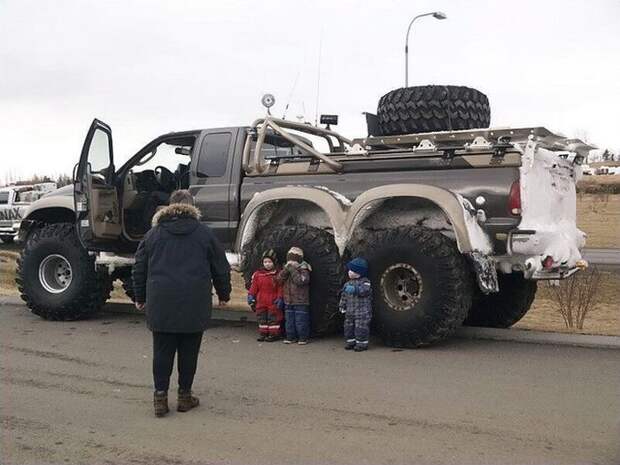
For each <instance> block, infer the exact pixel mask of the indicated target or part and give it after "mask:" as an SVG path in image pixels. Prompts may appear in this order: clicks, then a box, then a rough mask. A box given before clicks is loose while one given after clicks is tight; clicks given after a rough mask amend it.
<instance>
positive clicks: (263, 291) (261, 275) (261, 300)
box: [248, 269, 282, 313]
mask: <svg viewBox="0 0 620 465" xmlns="http://www.w3.org/2000/svg"><path fill="white" fill-rule="evenodd" d="M277 275H278V270H271V271H268V270H265V269H260V270H258V271H256V272H255V273H254V274H253V275H252V285H251V286H250V290H249V291H248V294H249V295H252V296H254V297H255V298H256V312H257V313H261V312H263V311H272V312H276V313H277V312H279V309H278V306H277V304H276V303H275V301H276V299H280V298H282V286H280V284H279V283H278V282H277V281H276V277H277Z"/></svg>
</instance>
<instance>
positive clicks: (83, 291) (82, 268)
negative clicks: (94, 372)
mask: <svg viewBox="0 0 620 465" xmlns="http://www.w3.org/2000/svg"><path fill="white" fill-rule="evenodd" d="M15 281H16V283H17V287H18V289H19V292H20V294H21V297H22V299H23V300H24V301H25V302H26V305H27V306H28V308H30V310H31V311H32V313H34V314H36V315H39V316H40V317H42V318H45V319H46V320H76V319H80V318H85V317H87V316H89V315H91V314H92V313H95V312H96V311H98V310H99V309H100V308H101V306H102V305H103V304H104V303H105V301H106V300H107V299H108V297H109V296H110V291H111V289H112V282H111V279H110V277H109V276H108V274H107V273H105V272H97V270H96V269H95V263H94V258H93V257H91V256H89V255H88V252H87V251H86V250H84V248H83V247H82V245H81V244H80V242H79V241H78V238H77V235H76V233H75V227H74V225H72V224H70V223H57V224H49V225H46V226H44V227H42V228H40V229H37V230H35V231H34V232H33V233H32V234H31V235H30V238H29V239H28V242H27V243H26V246H25V247H24V250H23V251H22V253H21V255H20V257H19V259H18V261H17V275H16V278H15Z"/></svg>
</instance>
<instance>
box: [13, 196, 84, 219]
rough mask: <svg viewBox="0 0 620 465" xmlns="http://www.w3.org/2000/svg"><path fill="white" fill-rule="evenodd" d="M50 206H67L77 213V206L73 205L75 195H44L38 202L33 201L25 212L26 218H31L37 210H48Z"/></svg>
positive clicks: (56, 207) (66, 207)
mask: <svg viewBox="0 0 620 465" xmlns="http://www.w3.org/2000/svg"><path fill="white" fill-rule="evenodd" d="M50 208H55V209H58V208H65V209H67V210H70V211H72V212H74V213H75V207H74V205H73V196H72V195H71V196H68V195H54V196H51V197H42V198H40V199H39V200H37V201H36V202H33V203H32V204H31V205H30V206H29V207H28V208H27V209H26V211H25V212H24V218H23V219H24V220H29V219H31V217H32V215H33V214H34V213H35V212H38V211H40V210H46V209H50Z"/></svg>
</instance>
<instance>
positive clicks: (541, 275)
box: [530, 267, 585, 281]
mask: <svg viewBox="0 0 620 465" xmlns="http://www.w3.org/2000/svg"><path fill="white" fill-rule="evenodd" d="M584 268H585V267H574V268H558V269H557V270H538V271H535V272H534V273H532V276H531V277H530V279H533V280H537V281H544V280H557V279H566V278H568V277H569V276H572V275H574V274H575V273H577V272H578V271H581V270H582V269H584Z"/></svg>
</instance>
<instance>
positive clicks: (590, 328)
mask: <svg viewBox="0 0 620 465" xmlns="http://www.w3.org/2000/svg"><path fill="white" fill-rule="evenodd" d="M555 292H556V290H554V289H553V288H552V287H551V286H550V285H549V283H547V282H541V283H539V285H538V292H537V293H536V300H535V301H534V305H533V306H532V309H531V310H530V311H529V312H528V313H527V315H525V317H524V318H523V319H522V320H521V321H519V322H518V323H517V324H516V325H515V327H516V328H522V329H534V330H542V331H558V332H571V333H575V332H576V333H582V334H604V335H610V336H620V305H619V302H620V273H617V272H610V271H600V283H599V287H598V292H597V294H598V303H597V304H596V305H595V306H594V307H593V308H592V309H590V311H589V312H588V314H587V316H586V318H585V320H584V322H583V329H576V328H572V329H571V328H567V327H566V324H565V322H564V319H563V317H562V315H561V314H560V312H559V311H558V304H557V299H556V297H555V295H554V294H555Z"/></svg>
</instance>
